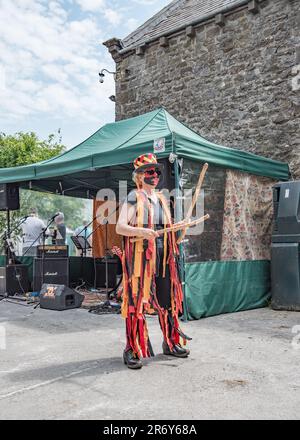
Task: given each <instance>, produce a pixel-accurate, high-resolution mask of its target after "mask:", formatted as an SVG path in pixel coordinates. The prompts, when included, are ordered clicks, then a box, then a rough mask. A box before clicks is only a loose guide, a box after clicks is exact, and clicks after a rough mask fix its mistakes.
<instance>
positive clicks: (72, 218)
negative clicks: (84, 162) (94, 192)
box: [0, 132, 88, 246]
mask: <svg viewBox="0 0 300 440" xmlns="http://www.w3.org/2000/svg"><path fill="white" fill-rule="evenodd" d="M63 151H65V147H64V146H63V145H62V144H61V143H60V141H57V140H56V138H55V136H54V135H52V134H51V135H50V136H49V137H48V139H47V140H40V139H39V138H38V136H37V135H36V134H35V133H33V132H31V133H22V132H20V133H16V134H15V135H6V134H4V133H0V168H8V167H15V166H20V165H28V164H31V163H35V162H40V161H43V160H47V159H50V158H51V157H54V156H56V155H58V154H60V153H62V152H63ZM87 203H88V202H87V201H86V200H83V199H76V198H74V197H65V196H59V195H56V194H48V193H42V192H37V191H29V190H22V189H21V190H20V206H21V208H20V210H19V211H14V212H11V224H12V227H13V226H14V225H16V222H17V219H18V218H20V217H22V216H24V215H26V214H28V210H29V208H30V207H35V208H37V209H38V212H39V217H40V218H42V219H43V220H46V219H47V218H49V217H51V216H52V215H53V214H55V212H57V211H62V212H63V213H64V214H65V223H66V225H67V226H68V227H70V228H75V227H77V226H78V225H80V224H81V223H82V220H83V218H84V213H85V210H86V209H87ZM5 226H6V213H3V212H2V213H0V234H1V235H2V233H3V231H4V229H5ZM0 246H1V244H0Z"/></svg>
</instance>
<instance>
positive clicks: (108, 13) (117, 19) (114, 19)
mask: <svg viewBox="0 0 300 440" xmlns="http://www.w3.org/2000/svg"><path fill="white" fill-rule="evenodd" d="M104 16H105V18H106V19H107V20H108V21H109V23H110V24H112V25H118V24H120V23H121V20H122V15H121V14H120V13H119V12H117V11H114V10H113V9H106V10H105V12H104Z"/></svg>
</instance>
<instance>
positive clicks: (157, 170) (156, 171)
mask: <svg viewBox="0 0 300 440" xmlns="http://www.w3.org/2000/svg"><path fill="white" fill-rule="evenodd" d="M155 173H156V174H157V175H158V176H160V175H161V171H160V170H159V169H158V168H157V169H155V170H146V171H145V174H148V176H154V174H155Z"/></svg>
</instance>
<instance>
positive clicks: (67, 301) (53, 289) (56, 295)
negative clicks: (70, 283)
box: [40, 284, 84, 310]
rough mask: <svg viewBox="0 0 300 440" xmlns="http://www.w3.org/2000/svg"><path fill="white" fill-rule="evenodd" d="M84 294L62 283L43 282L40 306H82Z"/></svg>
mask: <svg viewBox="0 0 300 440" xmlns="http://www.w3.org/2000/svg"><path fill="white" fill-rule="evenodd" d="M83 299H84V295H82V294H81V293H79V292H76V290H73V289H70V288H69V287H66V286H64V285H60V284H43V285H42V288H41V293H40V306H41V308H42V309H49V310H68V309H75V308H77V307H80V306H81V304H82V301H83Z"/></svg>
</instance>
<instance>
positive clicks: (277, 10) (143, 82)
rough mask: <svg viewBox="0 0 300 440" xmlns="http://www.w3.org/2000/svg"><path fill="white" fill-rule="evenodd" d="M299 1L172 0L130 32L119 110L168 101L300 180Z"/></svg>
mask: <svg viewBox="0 0 300 440" xmlns="http://www.w3.org/2000/svg"><path fill="white" fill-rule="evenodd" d="M299 28H300V1H299V0H257V1H255V0H252V1H249V0H173V1H172V2H171V3H170V4H169V5H168V6H166V7H165V8H164V9H163V10H161V11H160V12H159V13H158V14H156V15H155V16H154V17H152V18H151V19H150V20H148V21H147V22H146V23H145V24H143V25H142V26H140V27H139V28H138V29H137V30H136V31H134V32H132V33H131V34H130V35H129V36H127V37H126V38H124V39H123V40H119V39H117V38H112V39H110V40H108V41H106V42H105V43H104V44H105V46H106V47H107V48H108V50H109V52H110V53H111V56H112V57H113V59H114V60H115V62H116V72H117V75H116V119H117V120H120V119H124V118H128V117H132V116H135V115H138V114H142V113H144V112H147V111H150V110H153V109H155V108H158V107H161V106H163V107H165V108H166V109H167V110H168V111H169V112H170V113H171V114H173V115H174V116H175V117H176V118H178V119H179V120H180V121H182V122H184V123H186V124H187V125H188V126H189V127H191V128H193V129H194V130H195V131H197V132H198V133H200V134H201V135H202V136H203V137H205V138H207V139H208V140H211V141H213V142H215V143H219V144H222V145H227V146H230V147H237V148H239V149H244V150H247V151H251V152H254V153H257V154H260V155H263V156H266V157H269V158H273V159H278V160H283V161H287V162H289V164H290V167H291V171H292V176H293V178H297V179H300V166H299V165H300V134H299V122H300V118H299V115H300V98H299V94H300V33H299Z"/></svg>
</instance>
